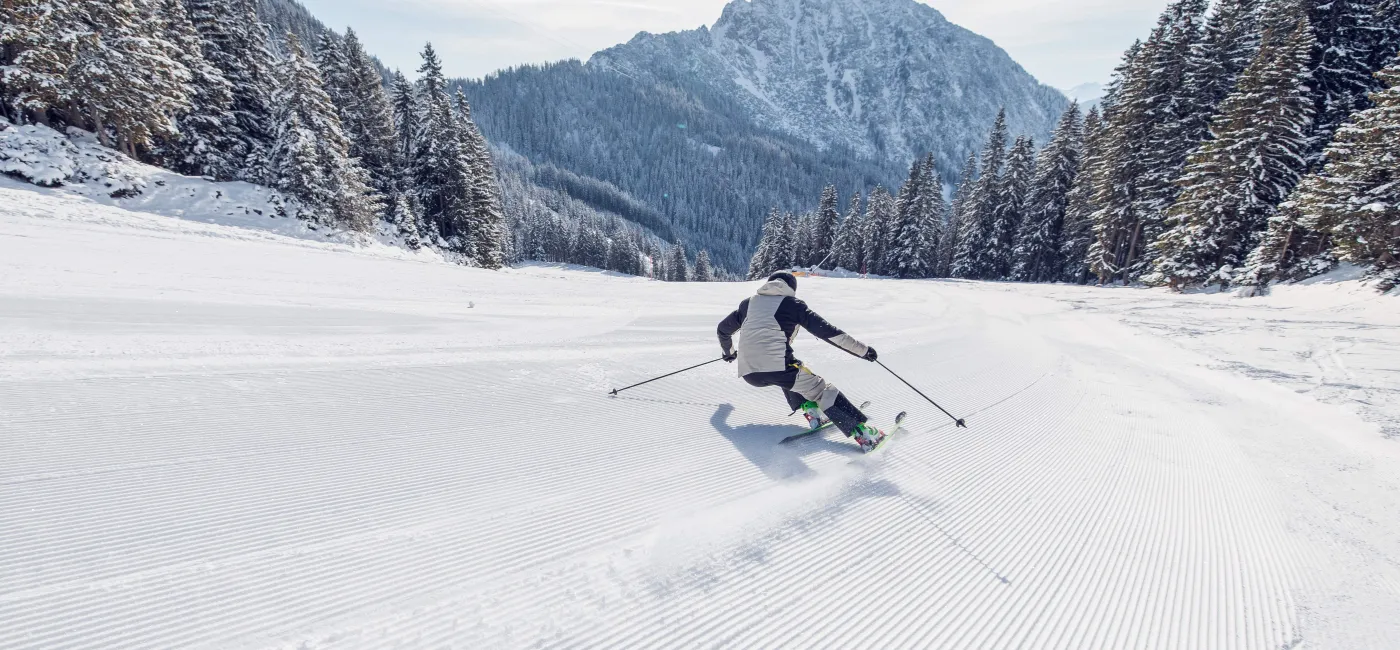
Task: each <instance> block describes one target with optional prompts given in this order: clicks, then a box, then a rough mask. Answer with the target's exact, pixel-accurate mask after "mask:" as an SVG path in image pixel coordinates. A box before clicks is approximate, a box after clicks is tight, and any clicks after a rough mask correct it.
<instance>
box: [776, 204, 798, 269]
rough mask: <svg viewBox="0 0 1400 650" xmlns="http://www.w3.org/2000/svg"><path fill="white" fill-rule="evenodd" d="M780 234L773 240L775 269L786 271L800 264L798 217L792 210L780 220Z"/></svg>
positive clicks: (785, 213)
mask: <svg viewBox="0 0 1400 650" xmlns="http://www.w3.org/2000/svg"><path fill="white" fill-rule="evenodd" d="M778 225H779V228H778V236H777V238H776V239H774V240H773V259H772V265H773V269H772V270H773V271H786V270H788V269H791V268H793V267H795V266H797V265H798V262H797V236H798V219H797V216H796V215H794V214H792V213H791V212H784V213H783V218H782V220H781V221H779V222H778Z"/></svg>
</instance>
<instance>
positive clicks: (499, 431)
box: [0, 180, 1400, 650]
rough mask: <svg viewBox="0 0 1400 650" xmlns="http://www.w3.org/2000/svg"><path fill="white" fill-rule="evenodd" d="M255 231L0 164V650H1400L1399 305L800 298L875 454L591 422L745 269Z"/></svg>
mask: <svg viewBox="0 0 1400 650" xmlns="http://www.w3.org/2000/svg"><path fill="white" fill-rule="evenodd" d="M250 232H251V231H249V230H246V229H238V228H230V227H227V226H222V225H217V224H199V223H193V222H190V221H185V220H179V219H174V218H169V217H159V216H155V215H149V214H142V213H137V212H131V211H128V210H124V209H122V208H118V207H112V206H106V205H99V204H96V203H92V202H89V201H86V200H84V199H81V198H79V197H75V196H72V195H60V194H56V193H55V194H50V193H46V192H39V191H34V190H32V189H20V188H19V187H18V186H16V185H15V184H13V183H10V182H9V181H3V180H0V360H3V363H0V521H3V522H4V531H5V534H4V535H0V647H5V648H45V649H50V648H113V647H210V646H218V647H280V648H332V647H333V648H360V647H363V648H384V647H399V646H402V647H464V648H525V647H531V648H537V647H538V648H617V647H714V646H734V647H827V648H896V647H939V648H992V647H1034V648H1088V647H1104V648H1126V647H1130V648H1183V647H1200V648H1240V649H1254V648H1258V649H1261V650H1262V649H1276V648H1281V647H1291V648H1303V647H1307V648H1393V647H1396V646H1397V645H1400V624H1398V623H1397V622H1400V569H1397V567H1400V522H1397V520H1396V518H1395V517H1394V516H1393V513H1395V512H1397V511H1400V478H1397V476H1400V473H1397V471H1396V468H1397V467H1400V452H1397V450H1396V447H1395V441H1394V440H1387V439H1385V437H1384V435H1383V432H1382V431H1381V430H1380V428H1379V427H1378V426H1377V422H1379V421H1393V420H1394V419H1395V418H1396V415H1397V414H1396V413H1395V410H1394V409H1395V408H1396V407H1395V406H1394V405H1395V404H1397V403H1400V400H1395V399H1393V397H1394V396H1395V395H1397V393H1398V392H1400V385H1397V380H1396V376H1395V373H1394V372H1393V369H1394V368H1396V367H1400V334H1397V333H1400V309H1397V306H1396V304H1395V301H1394V300H1393V297H1376V296H1374V294H1373V293H1372V292H1371V291H1370V290H1369V289H1364V288H1360V287H1356V286H1354V285H1352V284H1349V283H1342V284H1338V285H1317V286H1307V287H1280V288H1279V289H1278V290H1277V291H1276V293H1275V295H1273V296H1271V297H1269V298H1266V299H1259V300H1252V301H1238V300H1233V299H1231V298H1229V297H1227V296H1171V295H1169V294H1166V293H1161V292H1153V291H1136V290H1095V289H1090V288H1082V287H1063V286H1014V285H995V284H978V283H962V282H899V281H880V280H829V279H828V280H823V279H813V280H804V281H803V284H802V286H801V291H802V295H803V296H804V297H805V298H806V299H807V300H808V301H809V302H810V303H811V304H812V305H813V306H814V307H816V308H817V309H818V310H819V311H821V312H822V313H823V315H825V316H826V317H828V318H830V319H831V320H832V321H834V322H836V323H838V324H841V325H844V326H847V327H849V328H850V329H851V331H852V332H853V333H855V334H857V335H858V336H860V337H861V338H862V339H865V340H867V341H869V342H871V343H872V344H874V345H876V346H877V347H879V349H880V351H881V358H882V359H884V360H886V362H887V363H889V364H890V365H891V366H892V367H894V368H896V369H898V370H899V371H901V372H902V373H905V374H906V376H907V377H908V378H909V379H910V380H912V381H914V382H916V383H917V384H918V385H920V386H922V387H924V388H925V389H926V390H927V391H929V392H930V393H931V394H932V395H935V396H936V397H937V398H938V399H940V401H943V402H944V405H945V406H947V407H948V408H950V409H951V410H953V411H954V412H956V413H958V414H959V415H964V416H966V417H967V418H968V423H969V425H970V427H971V428H970V429H966V430H961V429H954V428H952V427H950V426H948V424H947V423H946V420H945V419H944V418H943V416H942V415H940V414H939V413H937V412H936V411H935V410H934V409H933V408H932V407H931V406H927V405H926V404H922V403H920V402H919V400H918V398H917V397H916V396H914V395H912V394H911V393H910V392H909V391H908V389H906V388H904V387H903V386H901V385H900V384H898V383H897V382H896V381H895V380H893V379H892V378H890V377H889V376H888V375H884V374H883V373H882V372H881V371H880V370H879V368H878V367H876V366H874V365H872V364H869V363H865V362H862V361H860V360H857V359H854V358H851V357H849V356H846V355H844V354H843V353H840V352H838V351H836V350H835V349H832V348H829V347H826V346H824V345H822V344H821V343H819V342H817V341H814V340H811V339H810V338H807V337H803V338H802V339H801V340H799V341H798V346H799V347H800V348H801V350H802V353H803V358H804V359H805V360H806V361H807V362H808V363H810V364H811V365H812V366H813V367H815V368H817V369H818V370H819V371H820V372H822V373H824V374H826V375H827V376H829V377H831V378H832V379H833V380H834V381H836V383H837V384H839V385H840V386H842V387H843V388H844V389H846V390H848V391H850V392H851V393H852V394H853V395H854V396H856V397H857V399H870V400H873V401H874V406H873V407H872V408H871V412H872V414H873V415H874V416H875V417H876V418H877V422H888V421H889V419H890V418H891V417H892V416H893V414H894V413H895V412H896V411H898V410H902V409H908V410H909V411H910V412H911V414H912V419H911V421H910V424H909V426H908V428H907V431H903V432H900V433H898V434H897V436H898V437H897V438H896V439H895V440H894V441H893V442H892V443H891V444H890V446H889V447H888V448H887V449H886V450H885V452H884V454H883V455H882V456H877V457H862V456H860V455H859V454H858V453H857V451H856V450H855V448H854V447H853V446H852V445H851V444H850V443H848V442H846V441H844V440H842V439H840V437H839V436H836V435H827V436H825V437H819V438H814V439H809V440H806V441H804V442H802V443H800V444H797V445H793V446H790V447H780V446H777V445H776V444H775V443H776V441H777V440H779V439H780V438H782V437H784V436H786V435H789V434H791V433H793V432H795V431H798V430H800V427H798V426H797V423H796V421H795V419H793V418H789V417H788V415H787V410H786V408H784V405H783V403H782V400H781V398H780V396H779V395H778V393H777V392H776V391H763V390H757V389H752V388H750V387H748V386H747V385H745V384H744V383H742V382H741V381H739V380H738V379H736V378H735V377H734V376H733V375H732V367H730V366H727V365H724V364H717V365H714V366H709V367H707V368H703V369H700V370H696V371H693V372H691V373H688V374H684V375H680V376H677V377H674V378H671V379H668V380H666V381H664V382H657V383H655V384H652V385H650V386H647V387H645V388H641V389H637V390H635V391H631V392H628V393H624V394H623V396H622V397H619V398H615V399H614V398H609V397H607V396H606V391H607V390H609V389H611V388H613V387H615V386H618V385H622V384H627V383H631V382H634V381H637V380H640V379H643V378H646V377H649V376H653V375H656V374H659V373H662V372H667V371H670V370H673V369H675V368H679V367H683V366H685V365H690V364H692V363H695V362H697V361H700V360H704V359H706V358H713V357H714V356H715V355H716V354H717V352H716V345H715V342H714V339H713V336H714V325H715V322H716V321H717V320H718V319H719V318H720V317H721V315H722V314H723V313H725V312H726V311H727V310H729V309H732V308H733V306H734V304H735V303H737V302H738V300H739V299H740V298H742V297H744V296H745V295H746V294H747V293H748V292H749V291H750V290H752V288H753V285H752V284H742V285H741V284H688V285H676V284H662V283H655V282H647V281H642V280H638V279H635V278H617V277H611V276H607V275H604V274H598V273H588V272H582V271H571V270H566V269H555V268H548V267H531V268H526V269H520V270H511V271H504V272H496V273H492V272H486V271H479V270H473V269H466V268H461V267H457V266H453V265H450V264H444V263H433V262H428V261H422V260H411V259H396V258H394V257H386V256H384V255H381V254H379V253H380V251H378V249H362V250H359V251H356V250H353V249H350V248H347V247H344V246H341V245H338V244H333V243H326V242H312V241H303V240H296V239H290V238H285V237H279V236H277V235H273V234H266V233H262V234H253V235H250ZM366 253H369V254H366ZM1183 323H1189V324H1190V326H1189V327H1187V326H1186V325H1183ZM1159 327H1172V328H1176V329H1173V330H1168V332H1169V333H1171V335H1172V336H1171V338H1164V337H1162V336H1159V335H1158V334H1157V333H1155V332H1154V330H1155V329H1157V328H1159ZM1276 336H1281V337H1283V340H1286V341H1289V342H1291V344H1292V345H1295V346H1299V348H1300V349H1301V348H1306V349H1310V350H1314V351H1315V353H1314V354H1312V355H1302V354H1297V353H1296V351H1297V350H1295V349H1294V348H1292V347H1288V346H1280V345H1278V343H1277V341H1276V340H1274V339H1273V338H1272V337H1276ZM1305 378H1312V380H1313V381H1305V380H1304V379H1305ZM1309 386H1314V387H1315V388H1309ZM1348 387H1350V388H1348ZM1298 391H1303V393H1301V394H1300V392H1298ZM1363 399H1364V400H1366V401H1369V402H1371V405H1370V406H1371V407H1373V408H1378V409H1380V410H1379V411H1361V413H1360V416H1358V415H1357V414H1355V413H1351V412H1348V411H1349V410H1350V409H1352V408H1355V407H1358V406H1360V405H1361V404H1360V400H1363ZM1363 418H1365V419H1363ZM863 608H864V609H863ZM875 611H883V612H884V613H885V614H886V616H887V618H886V619H884V620H883V621H874V620H872V619H871V618H870V615H868V614H865V613H863V612H875Z"/></svg>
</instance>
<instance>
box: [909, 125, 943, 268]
mask: <svg viewBox="0 0 1400 650" xmlns="http://www.w3.org/2000/svg"><path fill="white" fill-rule="evenodd" d="M922 183H923V187H922V188H921V189H920V190H919V204H918V211H919V228H920V229H921V230H923V232H924V234H923V242H922V243H921V244H920V245H919V246H917V247H915V249H914V253H915V255H917V256H918V258H919V260H920V262H921V265H922V266H923V268H924V275H923V276H922V277H926V278H933V277H938V267H939V266H940V261H939V257H938V255H939V251H940V247H941V246H942V244H943V237H944V224H945V222H946V221H947V206H946V205H944V203H943V177H942V176H941V175H940V174H939V173H938V166H937V164H935V162H934V158H933V154H932V153H929V154H928V155H926V156H925V157H924V173H923V174H922Z"/></svg>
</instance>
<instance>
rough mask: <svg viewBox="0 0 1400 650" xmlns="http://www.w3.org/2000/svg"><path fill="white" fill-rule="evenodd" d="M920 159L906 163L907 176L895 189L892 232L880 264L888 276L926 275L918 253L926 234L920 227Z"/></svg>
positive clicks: (924, 184) (922, 183)
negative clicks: (897, 190) (882, 261)
mask: <svg viewBox="0 0 1400 650" xmlns="http://www.w3.org/2000/svg"><path fill="white" fill-rule="evenodd" d="M926 185H927V184H926V183H925V182H924V161H923V159H922V158H918V159H915V160H914V164H912V165H910V166H909V178H908V179H907V180H905V181H904V185H903V186H902V187H900V188H899V196H898V197H897V198H896V199H895V220H894V223H893V224H891V225H890V229H891V230H892V231H893V235H892V237H891V246H890V247H889V248H888V249H886V251H885V261H884V263H883V264H882V265H881V266H883V267H884V268H885V269H887V270H888V271H889V273H890V274H891V275H895V276H898V277H900V278H922V277H927V276H928V274H929V269H927V268H925V267H924V260H923V257H922V256H921V255H920V252H921V251H922V250H923V249H924V248H926V246H927V243H928V242H927V241H926V240H925V236H926V233H925V231H924V228H923V225H924V224H923V215H921V214H920V208H921V207H922V201H921V200H920V199H921V197H920V193H921V192H923V191H924V190H925V187H926Z"/></svg>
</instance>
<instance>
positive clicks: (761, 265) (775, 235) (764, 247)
mask: <svg viewBox="0 0 1400 650" xmlns="http://www.w3.org/2000/svg"><path fill="white" fill-rule="evenodd" d="M782 228H783V215H782V213H781V212H779V211H778V208H776V207H775V208H773V209H772V210H770V211H769V212H768V218H767V219H766V220H764V222H763V236H761V237H760V238H759V240H758V248H757V249H755V250H754V252H753V257H752V258H751V259H750V260H749V273H748V275H747V276H746V277H747V278H748V279H749V280H759V279H762V278H766V277H768V275H769V274H770V273H772V272H773V270H774V269H776V268H777V265H776V263H775V262H774V250H773V247H774V246H775V245H777V243H778V240H779V239H781V238H782Z"/></svg>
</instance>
